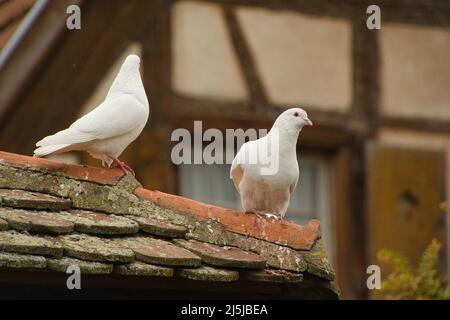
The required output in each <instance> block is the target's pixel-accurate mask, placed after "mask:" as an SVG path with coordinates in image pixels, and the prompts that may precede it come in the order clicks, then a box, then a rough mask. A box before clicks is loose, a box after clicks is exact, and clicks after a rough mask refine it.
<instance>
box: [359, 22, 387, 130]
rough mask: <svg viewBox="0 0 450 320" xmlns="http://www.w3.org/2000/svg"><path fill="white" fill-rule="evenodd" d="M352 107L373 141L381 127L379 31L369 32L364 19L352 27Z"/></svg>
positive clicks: (361, 128) (362, 127)
mask: <svg viewBox="0 0 450 320" xmlns="http://www.w3.org/2000/svg"><path fill="white" fill-rule="evenodd" d="M352 35H353V36H352V41H353V42H352V57H353V59H352V61H353V104H352V115H353V116H354V117H355V118H356V119H358V120H359V122H360V123H361V124H362V126H361V127H360V128H359V129H360V130H361V131H362V132H361V134H362V135H363V136H368V137H374V136H375V134H376V132H377V130H378V128H379V127H380V96H381V92H380V70H381V62H380V54H381V53H380V48H379V31H378V30H369V29H367V27H366V21H365V19H357V20H356V21H353V23H352Z"/></svg>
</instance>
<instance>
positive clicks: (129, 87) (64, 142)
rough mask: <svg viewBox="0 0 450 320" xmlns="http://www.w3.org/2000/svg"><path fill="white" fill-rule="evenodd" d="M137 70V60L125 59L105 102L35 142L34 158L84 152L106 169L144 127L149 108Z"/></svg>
mask: <svg viewBox="0 0 450 320" xmlns="http://www.w3.org/2000/svg"><path fill="white" fill-rule="evenodd" d="M139 66H140V59H139V57H138V56H136V55H129V56H128V57H127V58H126V59H125V62H124V63H123V65H122V67H121V68H120V71H119V73H118V74H117V76H116V78H115V80H114V82H113V84H112V86H111V88H110V90H109V92H108V94H107V96H106V98H105V100H104V101H103V102H102V103H101V104H100V105H99V106H97V107H96V108H95V109H94V110H92V111H91V112H89V113H88V114H86V115H84V116H83V117H81V118H80V119H78V120H77V121H75V122H74V123H73V124H72V125H71V126H70V127H69V128H67V129H65V130H61V131H59V132H57V133H55V134H54V135H51V136H48V137H45V138H44V139H42V140H40V141H38V142H37V143H36V147H37V148H36V150H35V151H34V155H35V156H37V157H42V156H46V155H49V154H52V153H62V152H67V151H72V150H84V151H87V152H89V153H90V154H91V155H92V156H93V157H94V158H97V159H100V160H102V162H103V164H106V165H107V166H108V167H109V166H110V165H111V163H112V162H113V161H114V160H117V158H118V157H119V155H120V154H121V153H122V152H123V150H125V148H126V147H127V146H128V145H129V144H130V143H131V142H132V141H133V140H135V139H136V138H137V137H138V136H139V134H140V133H141V132H142V130H143V129H144V126H145V124H146V123H147V119H148V115H149V104H148V100H147V96H146V94H145V90H144V86H143V84H142V80H141V76H140V73H139Z"/></svg>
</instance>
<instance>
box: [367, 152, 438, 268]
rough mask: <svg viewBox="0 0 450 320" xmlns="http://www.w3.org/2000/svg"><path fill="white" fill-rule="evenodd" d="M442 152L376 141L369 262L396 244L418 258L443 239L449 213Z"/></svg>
mask: <svg viewBox="0 0 450 320" xmlns="http://www.w3.org/2000/svg"><path fill="white" fill-rule="evenodd" d="M444 161H445V157H444V153H443V152H434V151H424V150H408V149H399V148H393V147H385V146H376V145H375V146H373V148H371V150H370V152H369V163H368V212H369V219H368V221H367V222H368V225H367V228H368V230H367V231H368V235H369V251H370V252H369V264H379V262H378V261H377V259H376V253H377V252H378V251H379V250H380V249H383V248H388V249H395V250H398V251H399V252H401V253H402V254H404V255H405V256H407V257H408V258H409V259H410V261H411V262H412V263H413V264H417V262H418V260H419V258H420V256H421V254H422V253H423V251H424V249H425V247H426V246H427V245H428V244H429V243H430V241H431V239H432V238H438V239H439V240H440V241H441V242H442V240H443V235H444V231H445V229H444V228H445V216H444V214H443V213H442V211H440V209H439V203H440V202H441V201H443V200H444V197H445V167H444V163H445V162H444Z"/></svg>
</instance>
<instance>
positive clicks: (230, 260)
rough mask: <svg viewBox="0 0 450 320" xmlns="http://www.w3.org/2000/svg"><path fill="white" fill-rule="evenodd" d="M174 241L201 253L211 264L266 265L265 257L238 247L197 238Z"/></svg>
mask: <svg viewBox="0 0 450 320" xmlns="http://www.w3.org/2000/svg"><path fill="white" fill-rule="evenodd" d="M174 242H175V243H176V244H178V245H180V246H182V247H183V248H186V249H188V250H191V251H192V252H194V253H195V254H197V255H199V256H200V257H201V258H202V260H203V261H204V262H205V263H207V264H210V265H214V266H219V267H230V268H246V269H247V268H249V269H262V268H264V267H265V266H266V260H265V259H264V258H263V257H261V256H259V255H257V254H255V253H251V252H248V251H244V250H241V249H239V248H236V247H220V246H216V245H213V244H210V243H204V242H200V241H196V240H182V239H177V240H174Z"/></svg>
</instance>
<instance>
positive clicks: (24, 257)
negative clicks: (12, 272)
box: [0, 252, 47, 269]
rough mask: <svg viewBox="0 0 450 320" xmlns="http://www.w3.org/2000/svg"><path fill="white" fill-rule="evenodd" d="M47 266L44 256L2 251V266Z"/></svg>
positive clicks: (31, 267)
mask: <svg viewBox="0 0 450 320" xmlns="http://www.w3.org/2000/svg"><path fill="white" fill-rule="evenodd" d="M46 266H47V261H46V259H45V258H44V257H40V256H31V255H28V254H17V253H7V252H0V268H5V269H43V268H45V267H46Z"/></svg>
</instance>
